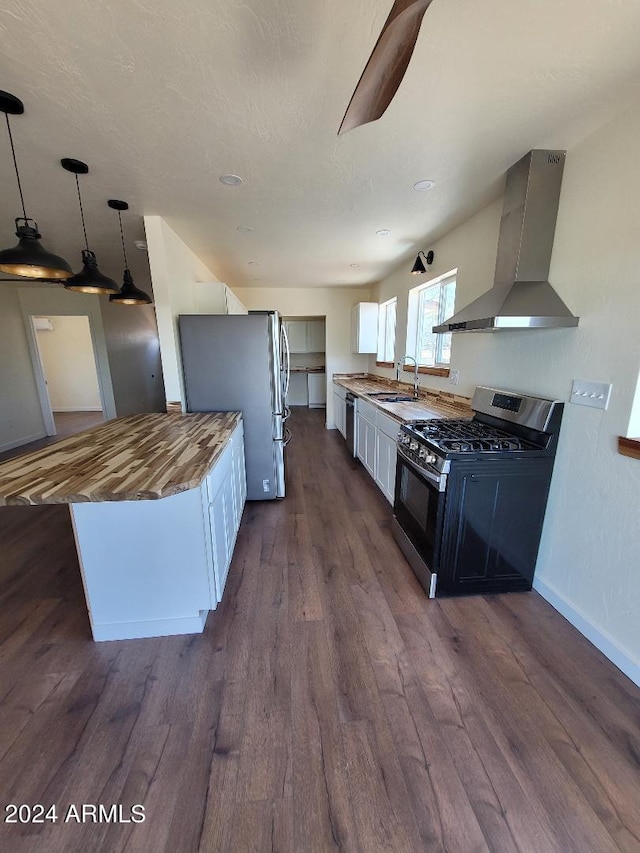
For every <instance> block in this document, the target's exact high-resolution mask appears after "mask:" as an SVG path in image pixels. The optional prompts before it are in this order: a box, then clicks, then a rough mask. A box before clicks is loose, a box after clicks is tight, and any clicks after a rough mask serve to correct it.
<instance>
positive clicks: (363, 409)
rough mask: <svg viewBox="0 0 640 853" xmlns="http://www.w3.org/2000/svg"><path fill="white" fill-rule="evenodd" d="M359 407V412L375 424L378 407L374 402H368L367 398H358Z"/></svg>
mask: <svg viewBox="0 0 640 853" xmlns="http://www.w3.org/2000/svg"><path fill="white" fill-rule="evenodd" d="M356 405H357V407H358V413H359V414H360V415H361V417H363V418H365V419H366V420H368V421H369V423H372V424H373V425H374V426H375V423H376V413H377V411H378V410H377V408H376V407H375V406H374V405H373V403H369V402H367V400H363V399H362V398H358V402H357V403H356Z"/></svg>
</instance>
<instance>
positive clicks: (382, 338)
mask: <svg viewBox="0 0 640 853" xmlns="http://www.w3.org/2000/svg"><path fill="white" fill-rule="evenodd" d="M391 305H393V308H394V311H393V344H392V346H391V360H389V358H387V356H388V355H389V340H388V339H387V333H388V331H389V329H388V324H387V315H388V310H389V307H390V306H391ZM397 332H398V297H397V296H392V297H391V298H390V299H386V300H385V301H384V302H381V303H380V304H379V305H378V346H377V352H376V366H377V367H393V366H394V364H395V348H396V335H397ZM381 343H382V346H381Z"/></svg>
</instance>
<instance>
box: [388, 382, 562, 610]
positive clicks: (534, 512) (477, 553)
mask: <svg viewBox="0 0 640 853" xmlns="http://www.w3.org/2000/svg"><path fill="white" fill-rule="evenodd" d="M471 405H472V408H473V411H474V415H473V417H472V418H461V419H446V420H431V421H419V422H416V423H413V424H405V425H403V426H402V427H401V428H400V432H399V433H398V441H397V448H398V456H397V470H396V491H395V501H394V520H393V522H392V531H393V535H394V537H395V539H396V541H397V542H398V545H399V546H400V549H401V550H402V552H403V553H404V555H405V557H406V558H407V560H408V562H409V564H410V565H411V567H412V568H413V570H414V572H415V574H416V576H417V577H418V580H419V581H420V583H421V584H422V585H423V587H424V589H425V590H426V592H427V593H428V595H429V596H431V597H433V596H434V595H465V594H471V593H494V592H515V591H523V590H528V589H531V585H532V581H533V574H534V571H535V564H536V558H537V553H538V546H539V542H540V536H541V533H542V525H543V521H544V513H545V509H546V503H547V495H548V492H549V487H550V483H551V474H552V470H553V462H554V457H555V452H556V446H557V440H558V432H559V429H560V421H561V419H562V410H563V404H562V403H561V402H558V401H555V400H549V399H546V398H540V397H532V396H530V395H526V394H515V393H513V392H511V391H499V390H498V389H495V388H485V387H479V388H476V391H475V394H474V396H473V400H472V404H471Z"/></svg>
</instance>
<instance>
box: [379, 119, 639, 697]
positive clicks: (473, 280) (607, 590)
mask: <svg viewBox="0 0 640 853" xmlns="http://www.w3.org/2000/svg"><path fill="white" fill-rule="evenodd" d="M638 139H640V107H637V108H635V109H633V110H631V111H629V112H628V113H626V114H625V115H623V116H622V117H621V118H619V119H617V120H616V121H614V122H612V123H611V124H609V125H607V126H606V127H604V128H602V129H601V130H599V131H598V132H597V133H595V134H594V135H593V136H591V137H588V138H587V139H585V140H583V141H582V142H581V143H579V144H578V145H575V146H574V147H573V148H571V149H570V150H569V151H568V153H567V159H566V166H565V172H564V179H563V186H562V194H561V198H560V210H559V215H558V224H557V229H556V237H555V243H554V250H553V257H552V263H551V271H550V281H551V283H552V284H553V285H554V287H555V288H556V290H557V291H558V293H559V294H560V296H561V297H562V299H563V300H564V301H565V302H566V303H567V305H568V306H569V308H570V309H571V310H572V311H573V312H574V313H575V314H577V315H578V316H580V318H581V319H580V325H579V327H578V328H577V329H575V330H574V329H559V330H539V331H523V332H500V333H496V334H458V335H454V339H453V352H452V367H455V368H457V369H459V370H460V376H461V383H460V391H461V392H462V393H466V394H471V392H472V390H473V388H474V386H475V385H477V384H489V385H495V386H498V387H501V388H507V389H514V390H517V391H522V392H532V393H539V394H542V395H548V396H553V397H556V398H558V399H561V400H565V401H566V400H568V399H569V393H570V388H571V381H572V379H574V378H579V379H590V380H598V381H606V382H612V383H613V394H612V398H611V402H610V405H609V409H608V411H606V412H603V411H598V410H595V409H589V408H584V407H579V406H574V405H567V406H565V413H564V420H563V424H562V430H561V435H560V444H559V448H558V455H557V459H556V466H555V471H554V477H553V483H552V488H551V494H550V499H549V505H548V510H547V517H546V522H545V529H544V534H543V539H542V543H541V549H540V555H539V559H538V566H537V571H536V587H537V588H538V589H540V591H541V592H542V594H543V595H545V596H546V597H547V598H548V599H549V600H550V601H551V602H552V603H553V604H554V606H556V607H558V609H560V610H561V612H564V613H565V615H566V616H567V617H568V618H569V619H570V620H571V621H573V623H574V624H576V625H577V626H578V627H579V628H580V630H582V631H583V632H584V633H585V634H586V635H587V636H589V637H590V638H591V639H592V640H593V641H594V642H595V643H596V644H597V645H598V646H599V647H600V648H601V649H602V650H603V651H604V652H605V654H607V655H608V656H609V657H611V659H612V660H614V662H616V663H617V664H618V666H620V667H621V668H622V669H623V670H624V671H626V672H627V674H629V675H630V676H631V677H632V678H633V679H634V680H635V681H636V682H640V618H639V616H638V614H639V613H640V571H639V569H640V531H639V527H638V521H637V514H638V494H639V493H640V462H638V461H637V460H634V459H630V458H628V457H624V456H621V455H619V454H618V453H617V451H616V447H617V436H618V435H625V434H627V429H628V427H629V422H630V418H631V413H632V408H633V402H634V394H635V389H636V384H637V379H638V369H639V367H640V334H639V332H638V328H639V326H638V321H639V319H640V237H639V236H638V234H639V231H638V229H639V224H640V169H638V164H637V161H638ZM501 207H502V202H501V201H499V202H497V203H494V204H492V205H490V206H489V207H487V208H486V209H485V210H483V211H481V212H480V213H479V214H477V215H476V216H475V217H473V218H472V219H470V220H468V221H467V222H466V223H464V224H463V225H462V226H461V227H460V228H458V229H456V230H455V231H453V232H451V233H450V234H448V235H447V236H446V237H445V238H443V239H442V240H440V241H438V242H437V243H436V244H434V245H431V246H429V248H433V249H434V250H435V253H436V262H435V264H434V266H433V267H432V268H431V270H430V274H429V276H428V277H431V275H433V276H435V275H438V274H440V273H442V272H445V271H446V270H447V269H449V268H452V267H456V266H457V267H458V270H459V273H458V292H457V298H456V307H461V306H463V305H465V304H466V303H468V302H469V301H471V300H472V299H473V298H475V297H476V296H479V295H480V294H481V293H482V292H483V290H485V289H486V288H487V287H488V286H490V285H491V283H492V280H493V268H494V261H495V254H496V247H497V234H498V227H499V217H500V211H501ZM428 277H422V279H421V280H423V281H424V280H426V279H427V278H428ZM412 285H413V279H412V277H410V276H409V275H408V272H407V270H406V269H403V270H398V271H396V273H395V274H394V275H392V276H390V277H389V278H387V279H386V280H385V281H384V282H382V283H381V285H380V287H379V291H378V293H379V298H380V299H381V300H383V299H387V298H389V297H390V296H392V295H398V297H399V300H398V338H399V339H401V338H402V335H403V330H404V326H403V325H402V324H403V323H404V322H405V318H406V295H407V291H408V288H409V287H410V286H412ZM402 346H403V343H402V344H399V345H398V350H397V352H399V351H400V349H401V347H402ZM400 354H402V353H400ZM379 372H380V373H387V375H388V372H385V371H382V370H380V371H379ZM422 381H423V384H425V385H430V386H431V387H440V388H447V389H449V390H451V386H450V385H448V384H447V380H440V379H436V378H434V377H423V379H422Z"/></svg>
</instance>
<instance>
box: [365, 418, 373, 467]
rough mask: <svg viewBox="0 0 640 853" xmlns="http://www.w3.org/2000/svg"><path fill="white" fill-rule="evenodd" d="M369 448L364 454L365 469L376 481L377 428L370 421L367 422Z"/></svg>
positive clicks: (367, 447)
mask: <svg viewBox="0 0 640 853" xmlns="http://www.w3.org/2000/svg"><path fill="white" fill-rule="evenodd" d="M365 423H366V425H367V428H366V435H367V446H366V450H365V454H364V467H365V468H366V469H367V471H368V472H369V473H370V474H371V476H372V477H373V478H374V479H375V476H376V428H375V426H374V425H373V424H372V423H371V422H370V421H365Z"/></svg>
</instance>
